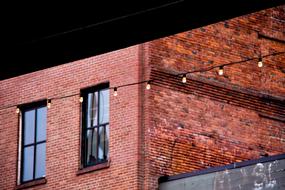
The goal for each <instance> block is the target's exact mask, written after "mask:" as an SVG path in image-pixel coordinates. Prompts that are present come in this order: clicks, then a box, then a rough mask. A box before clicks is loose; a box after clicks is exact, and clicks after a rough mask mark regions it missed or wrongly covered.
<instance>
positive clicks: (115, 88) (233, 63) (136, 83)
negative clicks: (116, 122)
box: [0, 52, 285, 110]
mask: <svg viewBox="0 0 285 190" xmlns="http://www.w3.org/2000/svg"><path fill="white" fill-rule="evenodd" d="M280 54H285V52H275V53H272V54H267V55H264V56H259V57H253V58H249V59H245V60H241V61H235V62H230V63H225V64H221V65H216V66H212V67H209V68H204V69H199V70H192V71H189V72H184V73H179V74H177V75H174V76H176V77H177V76H180V77H181V76H182V77H183V76H186V75H187V74H192V73H199V72H207V71H211V70H214V69H216V68H224V66H229V65H236V64H241V63H244V62H248V61H252V60H260V58H261V59H262V58H266V57H270V56H276V55H280ZM156 80H157V79H156ZM154 81H155V80H154V79H152V80H144V81H140V82H135V83H129V84H123V85H119V86H114V87H109V89H114V90H115V91H118V89H119V88H124V87H127V86H133V85H138V84H143V83H148V82H152V83H153V82H154ZM78 95H80V93H74V94H69V95H66V96H59V97H53V98H47V100H49V101H51V100H56V99H63V98H68V97H72V96H78ZM117 95H118V94H117ZM18 105H19V104H13V105H8V106H3V107H0V110H4V109H8V108H11V107H17V106H18Z"/></svg>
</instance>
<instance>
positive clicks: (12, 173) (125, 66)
mask: <svg viewBox="0 0 285 190" xmlns="http://www.w3.org/2000/svg"><path fill="white" fill-rule="evenodd" d="M39 64H40V61H39ZM138 71H139V64H138V46H133V47H129V48H126V49H122V50H118V51H114V52H111V53H107V54H103V55H100V56H96V57H91V58H87V59H84V60H80V61H76V62H73V63H68V64H65V65H61V66H58V67H53V68H50V69H46V70H42V71H38V72H34V73H30V74H26V75H23V76H19V77H16V78H11V79H8V80H4V81H0V105H1V107H3V106H8V105H13V104H23V103H29V102H32V101H37V100H39V99H43V98H53V97H62V96H67V95H70V94H74V93H79V92H80V89H81V88H85V87H88V86H92V85H96V84H98V83H101V82H105V81H110V86H117V85H121V84H126V83H133V82H137V81H138V77H139V73H138ZM138 90H139V89H138V86H129V87H126V88H122V89H120V88H119V89H118V94H119V95H118V96H117V97H114V96H113V95H112V94H113V93H112V91H111V92H110V158H111V164H110V167H109V168H107V169H102V170H98V171H94V172H91V173H86V174H83V175H79V176H77V175H76V173H77V171H78V168H79V161H80V160H79V159H80V156H79V153H80V139H79V138H80V117H79V113H80V103H79V95H76V96H72V97H68V98H63V99H55V100H52V106H51V108H50V109H49V110H48V116H47V117H48V123H47V154H46V159H47V160H46V179H47V183H46V184H44V185H40V186H36V187H35V188H34V189H68V190H69V189H138V168H139V167H138V158H139V157H138V126H139V125H138V124H139V123H138V122H139V120H138V115H139V110H138V97H139V96H138V93H139V91H138ZM15 110H16V107H12V108H9V109H3V110H1V111H0V189H14V188H15V186H16V178H17V171H16V168H17V151H18V145H17V144H18V136H17V135H18V119H17V118H18V115H17V114H16V113H15Z"/></svg>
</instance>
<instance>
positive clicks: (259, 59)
mask: <svg viewBox="0 0 285 190" xmlns="http://www.w3.org/2000/svg"><path fill="white" fill-rule="evenodd" d="M257 66H258V67H262V66H263V63H262V58H261V57H259V58H258V63H257Z"/></svg>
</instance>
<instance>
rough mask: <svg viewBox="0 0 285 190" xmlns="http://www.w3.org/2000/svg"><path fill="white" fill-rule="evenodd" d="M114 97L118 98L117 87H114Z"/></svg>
mask: <svg viewBox="0 0 285 190" xmlns="http://www.w3.org/2000/svg"><path fill="white" fill-rule="evenodd" d="M114 96H118V89H117V87H114Z"/></svg>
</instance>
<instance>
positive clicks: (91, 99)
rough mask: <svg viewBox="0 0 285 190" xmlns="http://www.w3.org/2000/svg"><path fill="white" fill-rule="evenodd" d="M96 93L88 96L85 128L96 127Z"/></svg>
mask: <svg viewBox="0 0 285 190" xmlns="http://www.w3.org/2000/svg"><path fill="white" fill-rule="evenodd" d="M97 107H98V93H97V92H95V93H89V94H88V105H87V127H88V128H89V127H94V126H96V125H97V122H98V120H97V117H98V110H97Z"/></svg>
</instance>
